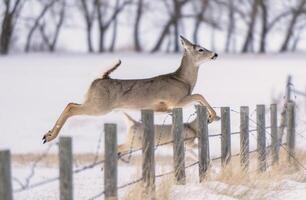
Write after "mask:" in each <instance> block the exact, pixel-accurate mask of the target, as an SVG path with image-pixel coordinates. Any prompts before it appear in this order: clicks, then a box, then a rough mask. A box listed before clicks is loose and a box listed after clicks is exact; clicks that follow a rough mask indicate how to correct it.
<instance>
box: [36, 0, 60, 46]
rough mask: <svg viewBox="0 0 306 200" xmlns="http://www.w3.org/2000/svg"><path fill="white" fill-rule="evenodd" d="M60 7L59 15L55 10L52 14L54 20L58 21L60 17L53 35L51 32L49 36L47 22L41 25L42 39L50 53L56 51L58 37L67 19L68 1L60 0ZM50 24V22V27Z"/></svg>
mask: <svg viewBox="0 0 306 200" xmlns="http://www.w3.org/2000/svg"><path fill="white" fill-rule="evenodd" d="M59 6H60V11H59V13H57V12H56V11H55V10H54V12H53V13H52V17H53V19H55V20H56V18H57V16H58V20H57V21H56V22H55V30H54V33H51V31H48V33H49V34H47V32H46V24H47V23H46V22H43V23H42V24H40V25H39V30H40V33H41V36H42V39H43V41H44V43H45V44H46V45H47V48H48V50H49V51H51V52H54V51H55V46H56V44H57V41H58V36H59V33H60V30H61V28H62V26H63V23H64V19H65V11H66V0H60V1H59ZM49 24H50V22H49V21H48V25H49Z"/></svg>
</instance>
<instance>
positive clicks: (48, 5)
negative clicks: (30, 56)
mask: <svg viewBox="0 0 306 200" xmlns="http://www.w3.org/2000/svg"><path fill="white" fill-rule="evenodd" d="M56 1H57V0H52V1H50V2H48V3H45V1H41V0H40V1H39V2H40V3H41V4H42V10H41V11H40V13H39V14H38V16H37V17H35V18H34V24H33V25H32V27H31V28H30V30H29V33H28V35H27V40H26V45H25V51H26V52H29V51H30V45H31V40H32V36H33V34H34V32H35V30H37V28H38V27H39V24H40V22H41V20H42V18H43V17H44V16H45V14H46V13H47V11H48V10H49V8H51V7H52V6H53V4H54V3H55V2H56Z"/></svg>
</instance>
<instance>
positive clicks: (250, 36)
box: [241, 0, 260, 53]
mask: <svg viewBox="0 0 306 200" xmlns="http://www.w3.org/2000/svg"><path fill="white" fill-rule="evenodd" d="M259 1H260V0H253V2H252V8H251V12H250V22H249V23H248V30H247V34H246V37H245V41H244V43H243V46H242V50H241V52H242V53H246V52H248V51H249V50H250V48H252V43H253V40H254V31H255V30H254V29H255V23H256V18H257V11H258V5H259Z"/></svg>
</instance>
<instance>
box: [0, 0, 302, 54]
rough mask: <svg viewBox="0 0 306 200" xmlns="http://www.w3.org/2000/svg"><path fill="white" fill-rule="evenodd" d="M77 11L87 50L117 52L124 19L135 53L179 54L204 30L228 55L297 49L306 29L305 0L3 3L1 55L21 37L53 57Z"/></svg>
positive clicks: (6, 0) (0, 8)
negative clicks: (182, 41) (183, 43)
mask: <svg viewBox="0 0 306 200" xmlns="http://www.w3.org/2000/svg"><path fill="white" fill-rule="evenodd" d="M34 11H35V12H34ZM76 13H77V15H78V16H79V17H78V18H77V20H74V24H81V26H82V30H83V31H84V33H85V34H84V35H85V38H83V40H82V39H80V42H85V43H86V46H87V50H88V52H106V51H107V52H113V51H118V50H119V49H118V48H117V44H118V43H117V40H118V37H120V32H118V30H119V29H120V27H121V26H124V24H122V21H124V23H128V25H127V27H128V29H129V34H130V35H129V36H125V37H129V38H131V40H130V43H131V47H130V48H129V50H131V51H137V52H141V51H146V52H158V51H166V52H178V51H179V48H180V47H179V35H180V34H182V33H186V32H188V33H189V35H191V36H192V38H191V39H192V40H193V41H194V42H195V43H197V42H198V41H199V38H201V37H202V34H201V32H202V31H203V30H205V29H206V30H207V29H209V30H210V31H211V34H210V36H209V40H210V41H211V42H212V47H214V45H215V42H216V38H215V35H216V34H217V33H218V35H219V38H220V37H221V38H222V42H223V43H224V44H222V45H221V48H222V49H219V50H223V51H225V52H240V53H249V52H253V53H265V52H267V51H269V45H270V44H271V41H270V40H269V38H270V37H272V36H273V34H274V35H275V34H277V36H278V37H279V38H280V39H279V40H278V41H277V43H278V44H276V45H277V46H279V47H278V49H277V51H279V52H287V51H295V50H296V49H297V47H298V44H299V43H300V42H301V40H302V39H303V33H304V30H305V28H306V0H154V1H152V0H151V1H150V0H2V1H1V2H0V23H1V29H0V54H8V53H9V52H12V49H13V48H14V47H15V46H16V45H17V44H15V43H14V41H16V40H18V39H19V40H20V39H21V40H23V41H24V42H23V43H21V44H18V45H17V47H15V48H17V49H22V50H23V51H24V52H31V51H50V52H54V51H56V50H57V45H58V43H60V42H61V41H60V37H59V36H60V34H61V32H62V31H63V30H65V29H69V28H71V27H70V26H71V21H72V19H71V18H72V17H71V16H72V15H75V14H76ZM154 13H156V16H157V15H159V16H160V17H159V18H158V19H155V17H154ZM150 15H151V17H150ZM127 16H128V19H129V20H128V22H126V20H124V18H127ZM152 16H153V17H152ZM156 18H157V17H156ZM149 24H151V25H149ZM144 27H149V28H148V29H149V30H150V32H151V30H152V29H153V31H152V32H154V34H151V35H154V37H152V36H151V35H150V36H146V34H145V33H144V32H145V31H144ZM124 34H126V33H124ZM206 37H208V36H207V35H206ZM148 38H149V40H150V41H153V42H152V44H150V45H148V44H147V42H146V41H147V40H148ZM95 41H97V45H96V42H95ZM219 43H220V42H219ZM219 48H220V45H219Z"/></svg>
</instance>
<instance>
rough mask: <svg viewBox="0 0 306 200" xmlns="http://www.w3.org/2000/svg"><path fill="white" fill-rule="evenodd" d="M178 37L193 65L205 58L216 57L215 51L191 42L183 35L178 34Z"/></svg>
mask: <svg viewBox="0 0 306 200" xmlns="http://www.w3.org/2000/svg"><path fill="white" fill-rule="evenodd" d="M180 38H181V43H182V45H183V47H184V49H185V54H186V55H187V56H188V57H189V59H191V61H192V62H193V63H194V64H195V65H200V64H202V63H203V62H205V61H207V60H214V59H216V58H217V57H218V54H217V53H215V52H212V51H209V50H207V49H205V48H204V47H202V46H200V45H197V44H193V43H191V42H190V41H188V40H187V39H186V38H184V37H183V36H180Z"/></svg>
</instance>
